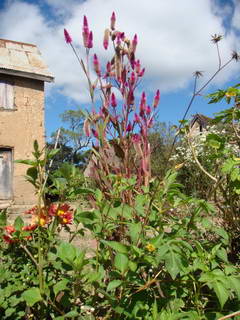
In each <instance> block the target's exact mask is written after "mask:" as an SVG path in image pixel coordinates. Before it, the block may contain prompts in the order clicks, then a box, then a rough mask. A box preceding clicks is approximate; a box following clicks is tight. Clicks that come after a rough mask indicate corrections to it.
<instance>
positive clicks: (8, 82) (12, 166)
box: [0, 39, 54, 208]
mask: <svg viewBox="0 0 240 320" xmlns="http://www.w3.org/2000/svg"><path fill="white" fill-rule="evenodd" d="M53 80H54V78H53V76H52V74H51V73H50V72H49V71H48V68H47V66H46V65H45V63H44V62H43V60H42V57H41V54H40V52H39V50H38V48H37V47H36V46H35V45H33V44H29V43H21V42H15V41H10V40H3V39H0V208H3V207H4V206H5V207H7V206H9V205H10V204H15V205H28V204H29V205H30V204H33V203H35V195H34V191H33V188H32V187H31V185H30V183H28V182H26V181H25V178H24V175H25V173H26V169H27V166H26V165H22V164H18V163H14V160H17V159H31V157H32V151H33V141H34V140H35V139H36V140H38V142H39V145H40V146H41V147H43V146H44V143H45V130H44V82H45V81H47V82H52V81H53Z"/></svg>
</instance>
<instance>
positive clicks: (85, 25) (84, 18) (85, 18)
mask: <svg viewBox="0 0 240 320" xmlns="http://www.w3.org/2000/svg"><path fill="white" fill-rule="evenodd" d="M83 28H88V21H87V17H86V16H84V17H83Z"/></svg>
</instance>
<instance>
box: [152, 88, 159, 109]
mask: <svg viewBox="0 0 240 320" xmlns="http://www.w3.org/2000/svg"><path fill="white" fill-rule="evenodd" d="M159 100H160V91H159V90H157V92H156V95H155V97H154V101H153V108H154V109H155V108H157V106H158V104H159Z"/></svg>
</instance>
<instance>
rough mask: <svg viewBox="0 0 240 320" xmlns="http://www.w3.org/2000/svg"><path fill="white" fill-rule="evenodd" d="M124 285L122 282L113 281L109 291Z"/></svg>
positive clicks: (108, 287)
mask: <svg viewBox="0 0 240 320" xmlns="http://www.w3.org/2000/svg"><path fill="white" fill-rule="evenodd" d="M121 284H122V280H113V281H111V282H109V284H108V286H107V291H112V290H114V289H116V288H117V287H119V286H120V285H121Z"/></svg>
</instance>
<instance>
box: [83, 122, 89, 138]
mask: <svg viewBox="0 0 240 320" xmlns="http://www.w3.org/2000/svg"><path fill="white" fill-rule="evenodd" d="M83 131H84V133H85V135H86V136H87V137H90V123H89V121H88V119H86V120H85V121H84V124H83Z"/></svg>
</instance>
